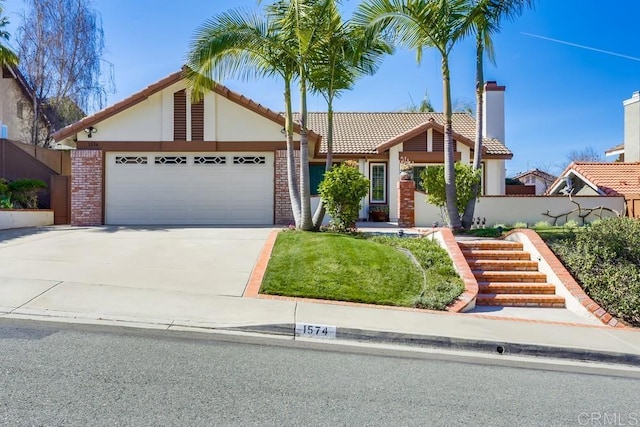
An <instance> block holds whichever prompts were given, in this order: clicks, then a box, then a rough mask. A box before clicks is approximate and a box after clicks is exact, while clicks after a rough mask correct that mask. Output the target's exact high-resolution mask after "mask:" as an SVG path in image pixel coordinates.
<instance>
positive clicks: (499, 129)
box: [482, 81, 505, 144]
mask: <svg viewBox="0 0 640 427" xmlns="http://www.w3.org/2000/svg"><path fill="white" fill-rule="evenodd" d="M504 91H505V86H498V84H497V83H496V82H495V81H489V82H487V83H485V85H484V98H483V101H482V102H483V109H484V116H483V135H482V136H484V137H485V138H495V139H497V140H499V141H500V142H502V143H503V144H504V143H505V140H504Z"/></svg>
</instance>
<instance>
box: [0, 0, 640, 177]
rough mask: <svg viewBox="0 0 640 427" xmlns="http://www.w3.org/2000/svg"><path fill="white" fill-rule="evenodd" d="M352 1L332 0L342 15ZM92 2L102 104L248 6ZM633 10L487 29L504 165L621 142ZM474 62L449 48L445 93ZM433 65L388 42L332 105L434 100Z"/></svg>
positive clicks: (201, 1)
mask: <svg viewBox="0 0 640 427" xmlns="http://www.w3.org/2000/svg"><path fill="white" fill-rule="evenodd" d="M359 2H360V1H359V0H344V1H343V3H344V7H343V8H344V11H345V17H348V16H349V15H350V13H351V12H352V11H353V9H354V8H355V7H356V6H357V5H358V4H359ZM92 4H93V7H94V8H95V9H96V10H98V11H99V12H100V13H101V15H102V21H103V27H104V33H105V39H106V53H105V59H106V60H107V61H109V62H110V63H112V64H113V70H114V75H115V84H116V90H117V92H116V93H115V94H111V95H110V96H109V104H110V103H113V102H116V101H118V100H120V99H122V98H124V97H127V96H129V95H131V94H132V93H134V92H137V91H139V90H141V89H142V88H144V87H145V86H147V85H149V84H150V83H153V82H155V81H157V80H159V79H161V78H162V77H164V76H166V75H168V74H170V73H172V72H174V71H177V70H179V69H180V66H181V64H182V62H183V60H184V58H185V55H186V52H187V47H188V44H189V40H190V38H191V36H192V34H193V32H194V30H195V29H196V28H197V27H198V26H199V25H201V24H202V23H203V22H204V21H205V20H206V19H207V18H208V17H210V16H212V15H214V14H216V13H219V12H221V11H224V10H226V9H229V8H234V7H256V0H213V1H207V0H181V1H179V2H176V1H170V0H93V2H92ZM4 6H5V12H6V13H7V15H8V17H9V19H10V20H11V21H12V26H11V27H12V29H13V32H15V27H16V26H17V25H18V24H19V22H20V16H19V13H20V12H21V11H22V10H23V5H22V0H7V1H6V2H5V4H4ZM638 16H640V2H638V1H637V0H615V1H611V2H602V1H598V0H539V1H538V4H537V6H536V8H535V9H534V10H530V11H527V12H525V13H524V14H523V15H522V16H521V17H520V18H518V19H517V20H516V21H515V22H510V23H505V24H504V25H503V28H502V31H501V33H499V34H497V35H496V36H495V37H494V44H495V51H496V60H497V65H496V66H495V67H494V66H491V65H489V66H488V67H487V69H486V71H485V77H486V80H496V81H497V82H498V84H501V85H505V86H506V87H507V91H506V98H505V108H506V113H505V114H506V141H505V143H506V144H507V146H508V147H509V148H510V149H511V150H512V151H513V152H514V157H513V159H512V160H510V161H508V162H507V175H509V176H511V175H514V174H516V173H517V172H520V171H525V170H527V169H532V168H535V167H538V168H541V169H545V170H551V171H552V172H556V173H558V172H560V171H561V170H562V169H563V168H564V167H565V166H566V164H567V163H568V160H567V157H568V155H569V153H570V152H571V151H572V150H581V149H583V148H585V147H593V148H594V149H595V150H596V151H598V152H600V153H603V154H604V150H606V149H607V148H610V147H612V146H614V145H617V144H619V143H622V139H623V109H622V101H623V100H625V99H627V98H630V97H631V95H632V93H633V92H634V91H636V90H640V43H638V42H637V40H638V38H637V34H636V31H637V30H636V29H635V28H636V26H637V17H638ZM532 35H534V36H532ZM535 36H537V37H535ZM541 37H545V38H541ZM549 39H554V40H557V41H552V40H549ZM561 42H564V43H561ZM567 43H571V44H572V45H570V44H567ZM577 45H580V46H584V47H588V48H590V49H586V48H584V47H579V46H577ZM594 49H595V50H594ZM607 52H608V53H607ZM616 54H617V55H616ZM618 55H624V56H626V57H622V56H618ZM474 61H475V59H474V47H473V43H472V41H471V40H469V41H465V42H462V43H461V44H460V45H459V46H457V47H456V48H455V49H454V52H453V54H452V57H451V74H452V97H453V99H454V103H455V102H458V103H460V104H463V103H470V104H473V103H474ZM439 64H440V62H439V57H438V56H437V54H436V53H435V52H433V51H427V52H426V54H425V55H424V56H423V60H422V63H421V64H420V65H418V64H417V63H416V60H415V53H414V52H410V51H407V50H398V52H397V53H396V54H395V55H394V56H390V57H387V58H386V59H385V61H384V65H383V66H382V68H381V69H380V71H379V72H378V73H377V74H376V75H375V76H372V77H365V78H363V79H362V80H360V81H359V82H358V83H357V84H356V86H355V88H354V90H353V91H351V92H348V93H345V94H344V95H343V96H342V98H340V99H339V100H337V102H336V106H335V107H336V110H337V111H400V110H402V109H403V108H405V107H406V106H407V105H409V104H410V103H411V100H412V99H413V101H414V102H415V103H418V102H420V100H421V99H422V97H423V96H424V93H425V90H428V92H429V97H430V99H431V101H432V103H433V105H434V107H435V108H436V110H440V108H441V105H442V84H441V79H440V65H439ZM223 83H224V84H225V85H227V86H229V87H230V88H232V89H233V90H236V91H238V92H241V93H242V94H244V95H245V96H247V97H249V98H252V99H253V100H255V101H257V102H259V103H261V104H263V105H265V106H267V107H269V108H272V109H274V110H276V111H281V110H282V108H283V107H282V90H281V87H282V84H281V82H280V81H277V80H261V81H252V82H239V81H233V80H229V81H225V82H223ZM309 109H310V111H324V109H325V106H324V102H323V101H322V100H321V99H312V100H311V102H310V105H309Z"/></svg>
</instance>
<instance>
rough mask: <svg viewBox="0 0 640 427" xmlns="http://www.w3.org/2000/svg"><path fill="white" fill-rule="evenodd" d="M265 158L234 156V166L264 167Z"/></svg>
mask: <svg viewBox="0 0 640 427" xmlns="http://www.w3.org/2000/svg"><path fill="white" fill-rule="evenodd" d="M265 163H266V158H265V157H264V156H234V157H233V164H234V165H264V164H265Z"/></svg>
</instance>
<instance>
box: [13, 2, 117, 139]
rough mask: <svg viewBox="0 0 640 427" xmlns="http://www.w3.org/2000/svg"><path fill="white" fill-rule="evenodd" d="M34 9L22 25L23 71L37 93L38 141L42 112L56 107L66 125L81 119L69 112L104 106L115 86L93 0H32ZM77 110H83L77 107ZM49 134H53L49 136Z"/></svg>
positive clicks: (35, 134)
mask: <svg viewBox="0 0 640 427" xmlns="http://www.w3.org/2000/svg"><path fill="white" fill-rule="evenodd" d="M26 3H27V6H28V12H27V13H26V14H25V15H23V16H22V25H21V26H20V28H18V56H19V57H20V59H21V64H22V65H21V70H22V72H23V74H24V76H25V78H26V80H27V82H28V84H29V85H30V86H31V89H32V90H33V92H34V96H33V100H34V101H33V102H34V105H33V110H34V115H33V124H32V132H31V136H32V141H31V142H32V143H33V144H42V143H44V142H45V141H40V140H39V139H40V138H39V136H38V135H39V134H40V132H39V127H40V126H41V117H40V115H41V111H42V110H43V109H45V107H46V108H47V109H53V110H56V113H57V116H58V117H61V118H62V119H61V125H67V124H69V123H72V122H73V121H75V120H76V119H77V117H76V116H69V117H67V116H65V112H74V110H75V109H74V108H70V107H69V104H70V103H73V104H75V105H76V106H77V107H78V108H79V109H80V110H82V111H94V110H97V109H99V108H102V107H103V106H104V103H105V100H106V93H107V92H108V91H111V90H112V88H113V78H112V76H111V72H110V70H109V73H108V76H107V77H106V78H105V76H104V74H103V72H102V71H103V64H104V61H103V59H102V54H103V50H104V34H103V31H102V23H101V21H100V15H99V14H98V13H97V12H96V11H94V10H92V9H91V8H90V4H89V2H88V0H26ZM76 111H77V110H76ZM47 139H48V137H47Z"/></svg>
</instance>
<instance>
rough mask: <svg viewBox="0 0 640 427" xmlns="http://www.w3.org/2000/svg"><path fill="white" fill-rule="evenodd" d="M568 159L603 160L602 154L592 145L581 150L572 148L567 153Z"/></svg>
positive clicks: (575, 160) (581, 160)
mask: <svg viewBox="0 0 640 427" xmlns="http://www.w3.org/2000/svg"><path fill="white" fill-rule="evenodd" d="M567 160H568V161H569V163H571V162H601V161H602V155H600V153H599V152H598V151H597V150H596V149H595V148H593V147H592V146H588V147H584V148H582V149H580V150H571V151H570V152H569V155H567Z"/></svg>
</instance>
